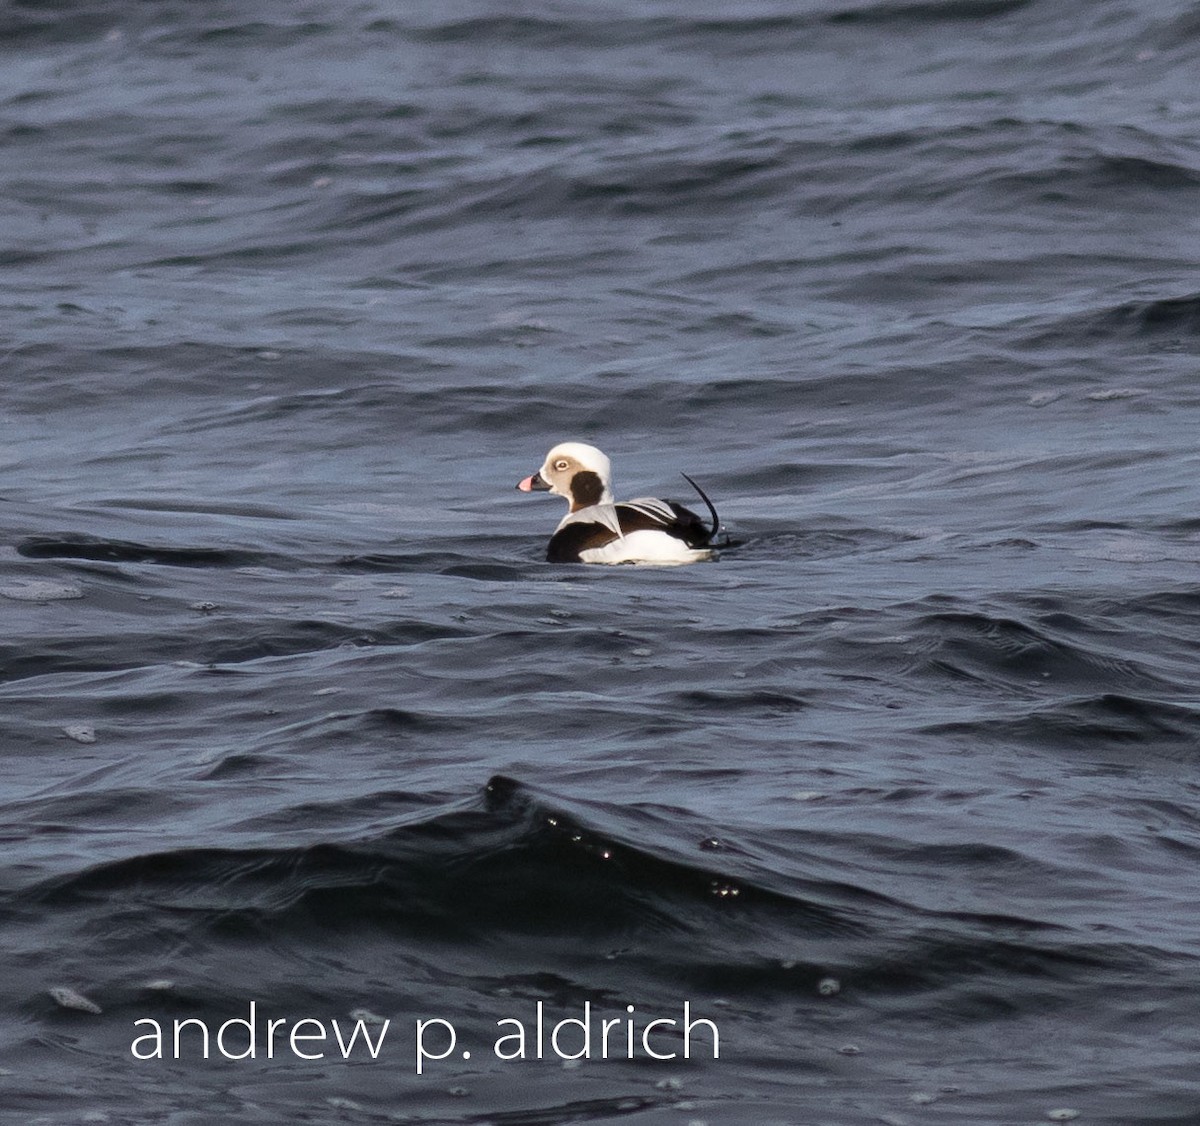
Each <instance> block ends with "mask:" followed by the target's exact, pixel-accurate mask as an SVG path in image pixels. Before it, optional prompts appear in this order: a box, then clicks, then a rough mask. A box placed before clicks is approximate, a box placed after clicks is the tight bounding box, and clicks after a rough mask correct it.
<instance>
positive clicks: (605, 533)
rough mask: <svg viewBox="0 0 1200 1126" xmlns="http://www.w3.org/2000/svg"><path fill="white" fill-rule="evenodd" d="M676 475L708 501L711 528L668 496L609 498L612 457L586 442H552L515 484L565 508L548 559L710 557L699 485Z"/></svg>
mask: <svg viewBox="0 0 1200 1126" xmlns="http://www.w3.org/2000/svg"><path fill="white" fill-rule="evenodd" d="M682 476H683V478H684V480H685V481H687V482H688V484H689V485H691V486H692V488H693V489H695V490H696V492H697V493H698V494H699V495H700V499H701V500H703V501H704V503H705V505H706V506H707V507H708V511H709V515H710V516H711V518H712V523H711V526H710V525H708V524H706V523H705V522H704V521H703V520H702V519H701V518H700V517H699V516H697V515H696V513H694V512H692V511H691V510H690V509H687V508H684V507H683V505H681V504H676V503H675V502H674V501H671V500H659V499H658V498H657V497H638V498H636V499H635V500H625V501H620V502H617V501H614V500H613V491H612V462H610V461H609V459H608V458H607V457H606V456H605V455H604V454H603V453H602V452H601V451H600V450H598V449H597V448H596V447H595V446H590V445H588V444H587V443H586V442H560V443H559V444H558V445H557V446H555V447H554V448H553V449H552V450H551V451H550V452H549V453H548V454H547V455H546V460H545V461H544V462H542V467H541V468H540V469H539V470H538V471H537V472H536V473H531V474H530V475H529V476H528V477H525V478H523V479H522V480H521V481H519V482H518V483H517V488H518V489H520V490H521V491H522V492H524V493H531V492H549V493H553V494H555V495H556V496H560V497H564V498H565V499H566V501H567V505H568V512H567V514H566V516H564V517H563V518H562V520H561V521H559V524H558V527H557V528H556V529H555V530H554V534H553V535H552V536H551V537H550V542H549V544H548V545H547V547H546V561H547V562H548V563H658V564H680V563H698V562H701V561H703V560H708V559H712V558H714V557H715V554H716V553H715V551H714V550H713V549H714V541H715V539H716V536H717V531H718V529H719V528H720V524H721V521H720V518H719V517H718V516H717V510H716V509H715V508H714V507H713V503H712V501H710V500H709V499H708V497H707V496H706V495H705V493H704V490H703V489H701V488H700V486H699V485H697V484H696V482H695V481H693V480H692V479H691V478H690V477H689V476H688V475H687V474H686V473H684V474H682Z"/></svg>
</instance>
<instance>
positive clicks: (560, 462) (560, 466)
mask: <svg viewBox="0 0 1200 1126" xmlns="http://www.w3.org/2000/svg"><path fill="white" fill-rule="evenodd" d="M570 464H571V463H570V462H569V461H567V460H566V459H565V458H559V459H558V461H556V462H555V463H554V468H555V469H558V470H562V469H566V468H567V466H568V465H570Z"/></svg>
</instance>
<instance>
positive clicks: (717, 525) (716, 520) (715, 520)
mask: <svg viewBox="0 0 1200 1126" xmlns="http://www.w3.org/2000/svg"><path fill="white" fill-rule="evenodd" d="M680 476H681V477H682V478H683V479H684V480H685V481H686V482H687V483H688V484H689V485H691V486H692V488H693V489H695V490H696V492H697V493H699V495H700V499H701V500H702V501H704V503H705V504H706V505H708V513H709V515H710V516H711V517H712V529H711V531H709V533H708V542H709V543H713V542H715V541H716V538H717V532H718V531H720V529H721V518H720V517H719V516H718V515H717V510H716V508H714V507H713V502H712V501H711V500H709V499H708V494H707V493H706V492H705V491H704V490H703V489H702V488H700V486H699V485H697V484H696V482H695V481H693V480H692V479H691V478H690V477H689V476H688V475H687V474H686V473H681V474H680Z"/></svg>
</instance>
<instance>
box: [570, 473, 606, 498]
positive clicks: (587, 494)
mask: <svg viewBox="0 0 1200 1126" xmlns="http://www.w3.org/2000/svg"><path fill="white" fill-rule="evenodd" d="M603 495H604V482H603V481H601V480H600V475H599V474H598V473H593V472H592V471H591V470H590V469H585V470H583V471H582V472H580V473H576V474H575V476H574V477H572V478H571V496H572V498H573V499H574V501H575V503H576V504H577V505H579V507H580V508H587V506H588V505H590V504H599V503H600V498H601V497H602V496H603Z"/></svg>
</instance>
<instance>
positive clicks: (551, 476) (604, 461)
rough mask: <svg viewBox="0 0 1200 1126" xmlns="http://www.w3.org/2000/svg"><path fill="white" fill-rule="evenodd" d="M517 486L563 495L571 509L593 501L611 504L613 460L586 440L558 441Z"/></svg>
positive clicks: (576, 509) (527, 490)
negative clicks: (537, 466)
mask: <svg viewBox="0 0 1200 1126" xmlns="http://www.w3.org/2000/svg"><path fill="white" fill-rule="evenodd" d="M517 488H518V489H521V490H522V491H523V492H526V493H528V492H531V491H533V490H541V491H546V492H551V493H555V494H557V495H558V496H560V497H566V498H567V503H568V504H570V506H571V511H572V512H578V511H579V509H581V508H588V507H589V506H591V505H593V504H612V499H613V495H612V462H610V461H609V460H608V458H607V457H605V456H604V454H602V453H601V452H600V451H599V450H598V449H596V447H595V446H589V445H588V444H587V443H586V442H561V443H559V444H558V445H557V446H555V447H554V449H552V450H551V451H550V452H549V453H548V454H547V455H546V460H545V461H544V462H542V467H541V469H539V470H538V471H537V472H536V473H534V474H532V475H531V476H529V477H526V478H525V479H524V480H523V481H522V482H521V483H520V484H519V485H517Z"/></svg>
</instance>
